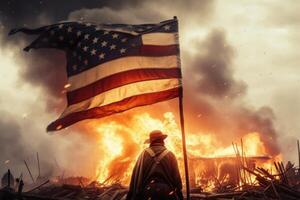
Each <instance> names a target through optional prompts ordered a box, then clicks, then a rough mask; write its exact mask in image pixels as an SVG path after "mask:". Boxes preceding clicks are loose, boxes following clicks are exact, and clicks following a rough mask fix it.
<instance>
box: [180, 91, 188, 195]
mask: <svg viewBox="0 0 300 200" xmlns="http://www.w3.org/2000/svg"><path fill="white" fill-rule="evenodd" d="M180 90H181V92H180V93H181V94H180V96H179V111H180V126H181V135H182V150H183V160H184V172H185V183H186V199H187V200H190V179H189V166H188V158H187V152H186V141H185V129H184V116H183V101H182V100H183V97H182V88H180Z"/></svg>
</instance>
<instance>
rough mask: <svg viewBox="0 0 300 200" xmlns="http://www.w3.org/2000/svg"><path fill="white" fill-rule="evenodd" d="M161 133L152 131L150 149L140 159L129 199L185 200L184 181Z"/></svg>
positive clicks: (132, 181) (135, 168) (133, 175)
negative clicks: (183, 192) (183, 193)
mask: <svg viewBox="0 0 300 200" xmlns="http://www.w3.org/2000/svg"><path fill="white" fill-rule="evenodd" d="M166 137H167V135H164V134H162V132H161V131H158V130H156V131H152V132H151V133H150V136H149V139H148V140H146V143H150V146H149V147H148V148H146V149H145V150H144V151H143V152H142V153H141V155H140V156H139V158H138V160H137V162H136V164H135V166H134V169H133V173H132V176H131V182H130V187H129V192H128V194H127V198H126V199H127V200H144V199H145V200H146V199H147V200H148V199H149V198H151V199H153V200H173V199H180V200H182V199H183V195H182V191H181V190H182V182H181V178H180V173H179V169H178V164H177V160H176V157H175V155H174V154H173V153H172V152H170V151H169V150H167V149H166V147H165V146H164V139H166Z"/></svg>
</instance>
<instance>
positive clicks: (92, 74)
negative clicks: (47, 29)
mask: <svg viewBox="0 0 300 200" xmlns="http://www.w3.org/2000/svg"><path fill="white" fill-rule="evenodd" d="M142 42H143V46H142V47H141V48H140V49H139V53H138V55H129V56H127V57H122V58H118V59H115V60H112V61H109V62H106V63H102V64H100V65H98V66H95V67H93V68H91V69H89V70H86V71H84V72H82V73H80V74H76V75H73V76H70V77H69V79H68V81H69V84H70V87H69V88H68V89H67V90H68V91H67V100H68V107H67V108H66V109H65V111H64V112H63V114H62V115H61V116H60V118H59V119H57V120H56V121H54V122H53V123H51V124H50V125H49V126H48V128H47V130H48V131H53V130H59V129H62V128H64V127H67V126H69V125H72V124H74V123H76V122H78V121H81V120H84V119H91V118H100V117H105V116H108V115H111V114H114V113H118V112H123V111H126V110H128V109H131V108H134V107H137V106H143V105H149V104H153V103H156V102H160V101H164V100H168V99H172V98H175V97H178V94H179V89H180V87H181V83H180V79H181V72H180V66H179V64H178V60H179V58H178V56H179V55H178V40H177V33H149V34H144V35H142Z"/></svg>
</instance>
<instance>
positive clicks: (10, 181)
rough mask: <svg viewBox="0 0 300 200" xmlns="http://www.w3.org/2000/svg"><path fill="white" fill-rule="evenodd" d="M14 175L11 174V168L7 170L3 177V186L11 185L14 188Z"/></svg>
mask: <svg viewBox="0 0 300 200" xmlns="http://www.w3.org/2000/svg"><path fill="white" fill-rule="evenodd" d="M14 180H15V179H14V177H13V175H12V174H11V172H10V170H7V172H6V173H5V174H4V175H3V177H2V179H1V186H2V187H3V188H4V187H9V188H13V187H14V185H15V181H14Z"/></svg>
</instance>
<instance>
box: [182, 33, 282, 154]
mask: <svg viewBox="0 0 300 200" xmlns="http://www.w3.org/2000/svg"><path fill="white" fill-rule="evenodd" d="M194 44H195V48H196V49H197V52H198V53H197V54H195V55H194V56H193V57H192V58H191V59H190V62H189V64H188V65H189V66H191V67H190V68H189V69H187V70H185V76H184V77H185V81H184V83H185V84H186V86H187V87H185V88H187V89H186V90H185V91H186V93H185V99H186V104H185V105H187V109H186V110H187V111H186V113H187V118H188V119H189V120H188V121H190V122H192V123H191V124H196V125H193V126H192V127H191V129H192V130H193V131H192V132H199V131H202V132H209V133H214V134H216V135H218V137H220V138H221V137H222V141H223V144H224V145H227V146H228V145H230V144H231V142H233V141H236V140H239V139H241V138H242V137H243V136H245V135H246V134H248V133H251V132H258V133H260V137H261V140H262V141H263V143H264V145H265V146H266V153H267V154H269V155H273V156H276V155H278V154H279V147H278V144H277V141H276V138H277V135H278V133H277V131H276V129H275V127H274V124H273V121H274V118H275V117H274V114H273V111H272V109H271V108H269V107H262V108H259V109H258V110H255V109H252V108H251V107H249V106H247V105H246V104H245V103H244V96H245V94H246V92H247V85H246V83H245V82H243V81H242V80H237V79H236V78H235V77H234V62H233V61H234V58H235V50H234V47H233V46H231V45H230V44H229V43H228V41H227V38H226V33H225V31H224V30H220V29H213V30H211V31H210V32H209V33H208V34H207V36H206V38H205V39H203V40H200V41H198V40H197V41H194ZM190 96H193V97H194V98H189V97H190Z"/></svg>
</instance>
